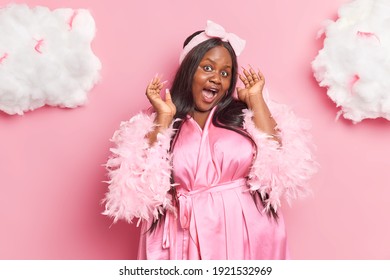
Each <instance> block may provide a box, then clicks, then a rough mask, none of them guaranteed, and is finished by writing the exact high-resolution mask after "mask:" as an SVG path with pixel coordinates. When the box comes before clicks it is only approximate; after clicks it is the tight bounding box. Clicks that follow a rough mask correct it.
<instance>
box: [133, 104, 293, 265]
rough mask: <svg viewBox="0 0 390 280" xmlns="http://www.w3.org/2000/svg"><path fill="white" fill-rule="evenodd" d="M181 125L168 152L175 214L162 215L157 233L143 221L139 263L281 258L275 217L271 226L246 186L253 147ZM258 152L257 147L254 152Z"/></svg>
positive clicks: (225, 134)
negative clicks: (176, 202) (150, 261)
mask: <svg viewBox="0 0 390 280" xmlns="http://www.w3.org/2000/svg"><path fill="white" fill-rule="evenodd" d="M213 113H214V109H213V110H212V112H211V113H210V115H209V117H208V120H207V122H206V124H205V127H204V129H203V130H202V129H201V128H200V126H199V125H198V124H197V123H196V121H195V120H194V119H192V118H191V117H188V119H187V120H186V121H185V122H184V123H183V125H182V128H181V131H180V133H179V135H178V138H177V142H176V145H175V148H174V151H173V170H174V179H175V183H177V184H178V185H177V198H178V203H179V207H178V208H179V209H178V211H177V215H176V217H175V214H174V213H172V212H169V211H167V214H166V216H165V218H163V219H162V220H161V221H160V223H159V224H158V227H157V229H156V230H155V231H154V232H152V233H150V232H146V231H147V229H148V228H149V226H150V221H149V222H146V221H143V225H142V229H141V238H140V245H139V251H138V258H139V259H179V260H181V259H285V258H287V257H288V253H287V245H286V232H285V226H284V221H283V217H282V215H281V213H279V219H278V220H277V221H275V220H274V219H273V218H271V217H269V216H268V215H267V214H266V213H263V212H262V210H263V207H262V204H261V202H260V201H258V202H257V203H255V201H254V199H253V197H252V195H251V193H250V192H249V189H248V186H247V184H246V179H245V178H246V177H247V176H248V173H249V169H250V167H251V164H252V161H253V156H254V148H253V146H252V143H251V142H250V141H249V140H248V139H247V138H245V137H244V136H242V135H240V134H238V133H236V132H233V131H230V130H227V129H223V128H218V127H215V126H214V125H213V124H212V121H211V119H212V115H213ZM258 149H261V147H258Z"/></svg>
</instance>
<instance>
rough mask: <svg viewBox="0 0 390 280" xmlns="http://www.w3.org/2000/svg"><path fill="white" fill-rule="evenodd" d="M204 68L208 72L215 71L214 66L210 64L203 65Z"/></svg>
mask: <svg viewBox="0 0 390 280" xmlns="http://www.w3.org/2000/svg"><path fill="white" fill-rule="evenodd" d="M203 70H204V71H206V72H210V71H213V68H212V67H211V66H210V65H206V66H203Z"/></svg>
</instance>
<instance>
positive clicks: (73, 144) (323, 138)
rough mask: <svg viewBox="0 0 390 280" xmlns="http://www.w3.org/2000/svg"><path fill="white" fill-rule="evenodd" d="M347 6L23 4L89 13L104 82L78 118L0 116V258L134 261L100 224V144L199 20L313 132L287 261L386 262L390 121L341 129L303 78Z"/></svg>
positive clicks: (104, 222)
mask: <svg viewBox="0 0 390 280" xmlns="http://www.w3.org/2000/svg"><path fill="white" fill-rule="evenodd" d="M347 1H348V0H295V1H289V0H278V1H268V0H248V1H234V2H229V4H228V5H227V4H226V3H227V2H226V1H209V0H199V1H192V2H191V3H196V4H189V1H181V0H170V1H151V0H145V1H137V4H131V3H132V2H135V1H124V0H113V1H110V2H109V3H110V4H111V5H108V4H107V3H108V1H92V0H68V1H65V0H59V1H49V0H46V1H38V0H36V1H34V0H28V1H25V2H27V3H28V4H29V5H30V6H34V5H46V6H48V7H50V8H60V7H71V8H88V9H89V10H90V11H91V13H92V15H93V16H94V18H95V20H96V25H97V34H96V38H95V40H94V42H93V49H94V52H95V53H96V55H97V56H98V57H99V58H100V59H101V62H102V64H103V70H102V72H101V74H102V79H101V81H100V83H99V84H98V85H97V86H96V87H95V88H94V90H93V91H92V92H91V93H90V95H89V102H88V104H87V105H86V106H84V107H81V108H78V109H72V110H70V109H58V108H47V107H46V108H42V109H38V110H36V111H33V112H29V113H27V114H25V115H24V116H8V115H6V114H4V113H0V178H1V180H0V228H1V230H0V259H132V258H135V256H136V249H137V239H138V234H139V233H138V230H137V228H136V227H135V225H127V224H126V223H124V222H119V223H118V224H115V225H112V226H111V227H110V225H111V222H110V220H108V219H107V218H106V217H104V216H102V215H100V212H101V211H102V210H103V208H102V206H101V205H100V204H99V202H100V200H101V199H102V198H103V194H104V192H105V188H106V184H105V183H103V182H102V181H103V180H105V179H106V178H105V170H104V168H103V167H102V164H104V163H105V161H106V159H107V157H108V155H109V147H110V142H109V138H110V137H111V136H112V133H113V132H114V130H116V129H117V127H118V125H119V122H120V121H121V120H125V119H127V118H129V117H130V116H131V115H133V114H135V113H136V112H138V111H139V110H140V109H143V108H144V107H145V106H146V105H147V101H146V100H145V98H144V89H145V87H146V84H147V82H148V81H149V80H150V78H151V77H152V76H153V75H154V74H155V73H157V72H158V73H164V75H165V77H166V78H167V79H170V78H171V75H172V73H173V71H174V69H175V67H176V66H177V59H178V55H179V50H180V45H181V44H182V41H183V39H184V38H185V37H186V36H187V35H189V34H190V33H191V32H192V31H195V30H198V29H201V28H202V27H203V26H204V24H205V22H206V20H207V19H212V20H214V21H215V22H217V23H220V24H222V25H224V26H225V27H226V29H227V30H229V31H234V32H235V33H238V34H239V35H240V36H241V37H243V38H245V39H247V49H246V50H245V52H244V54H243V55H242V57H241V64H242V65H247V64H248V63H251V64H252V65H254V66H258V67H260V68H261V69H262V70H263V72H264V74H265V75H266V79H267V86H268V88H269V90H270V92H271V95H272V96H273V98H274V99H276V100H279V101H281V102H284V103H288V104H290V105H291V106H293V108H294V109H295V111H296V113H297V114H298V115H300V116H302V117H304V118H308V119H310V120H311V122H312V124H313V129H312V133H313V137H314V141H315V143H316V145H317V147H318V151H317V156H318V161H319V162H320V164H321V170H320V172H319V173H318V174H317V175H316V176H315V178H314V179H313V181H312V185H313V190H314V195H313V196H312V197H309V198H308V199H306V200H304V201H298V202H294V204H293V207H292V208H290V207H288V206H287V205H286V206H285V207H284V213H285V216H286V223H287V229H288V234H289V241H290V247H291V254H292V257H293V258H295V259H388V258H390V241H389V236H390V222H389V219H388V218H386V217H387V214H388V213H390V203H389V202H390V180H389V179H390V175H389V174H390V173H389V170H388V169H389V166H390V150H389V143H390V123H389V122H388V121H385V120H381V119H378V120H368V121H363V122H362V123H359V124H357V125H352V124H351V123H350V122H349V121H345V120H342V119H341V120H339V121H337V122H336V121H335V116H336V112H337V109H336V108H335V106H334V104H333V103H332V102H331V101H330V100H329V99H328V98H327V96H326V94H325V90H324V89H322V88H319V87H318V85H317V83H316V82H315V81H314V78H313V77H312V72H311V67H310V62H311V61H312V60H313V59H314V57H315V56H316V54H317V52H318V50H319V49H320V48H321V47H322V39H321V40H316V33H317V31H318V30H319V29H320V28H321V22H322V21H323V20H325V19H327V18H332V19H334V18H336V15H337V9H338V7H339V6H340V5H342V4H343V3H346V2H347ZM15 2H22V1H15ZM7 3H8V1H3V0H1V1H0V5H5V4H7Z"/></svg>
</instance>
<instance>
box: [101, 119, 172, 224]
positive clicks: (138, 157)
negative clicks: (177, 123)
mask: <svg viewBox="0 0 390 280" xmlns="http://www.w3.org/2000/svg"><path fill="white" fill-rule="evenodd" d="M154 118H155V114H152V115H147V114H144V113H139V114H138V115H136V116H134V117H133V118H131V119H130V120H129V121H125V122H122V123H121V124H120V128H119V130H117V131H116V132H115V133H114V136H113V137H112V139H111V141H112V142H114V143H115V147H114V148H112V149H110V150H111V152H112V155H111V157H110V158H109V159H108V161H107V163H106V168H107V171H108V177H109V181H108V182H107V183H108V184H109V186H108V192H107V193H106V195H105V198H104V200H103V203H104V204H105V211H104V212H103V214H104V215H107V216H109V217H112V218H113V219H114V223H115V222H116V221H117V220H118V219H124V220H126V221H127V222H129V223H131V222H132V220H133V218H139V221H141V219H144V220H149V219H150V218H151V217H153V218H154V219H156V218H157V217H158V214H159V212H160V211H162V209H163V208H166V209H170V208H172V205H171V199H170V197H169V195H168V194H167V192H168V190H169V189H170V187H171V183H170V176H171V170H172V165H171V155H170V154H169V152H168V151H169V147H170V140H171V136H172V134H173V129H172V127H170V128H169V129H167V130H166V131H164V133H159V134H158V136H157V142H156V143H154V144H153V145H152V146H149V143H148V140H147V139H146V137H145V136H146V134H147V133H148V132H150V131H152V130H153V128H154V127H155V124H154V123H153V120H154ZM139 221H138V222H139Z"/></svg>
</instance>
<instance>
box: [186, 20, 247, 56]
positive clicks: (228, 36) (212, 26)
mask: <svg viewBox="0 0 390 280" xmlns="http://www.w3.org/2000/svg"><path fill="white" fill-rule="evenodd" d="M210 38H220V39H221V40H222V41H224V42H229V44H230V45H231V46H232V48H233V50H234V52H235V53H236V56H239V55H240V54H241V52H242V51H243V50H244V47H245V43H246V42H245V40H243V39H241V38H240V37H238V36H237V35H236V34H234V33H228V32H226V31H225V29H224V28H223V27H222V26H220V25H219V24H216V23H215V22H212V21H211V20H208V21H207V26H206V29H205V31H204V32H202V33H200V34H198V35H196V36H195V37H194V38H192V40H191V41H190V42H189V43H188V44H187V45H186V46H185V47H184V49H183V51H182V53H181V55H180V60H179V61H180V63H181V62H182V61H183V59H184V57H185V56H186V55H187V54H188V53H189V51H190V50H192V49H193V48H194V47H195V46H197V45H199V44H200V43H202V42H204V41H206V40H208V39H210Z"/></svg>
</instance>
